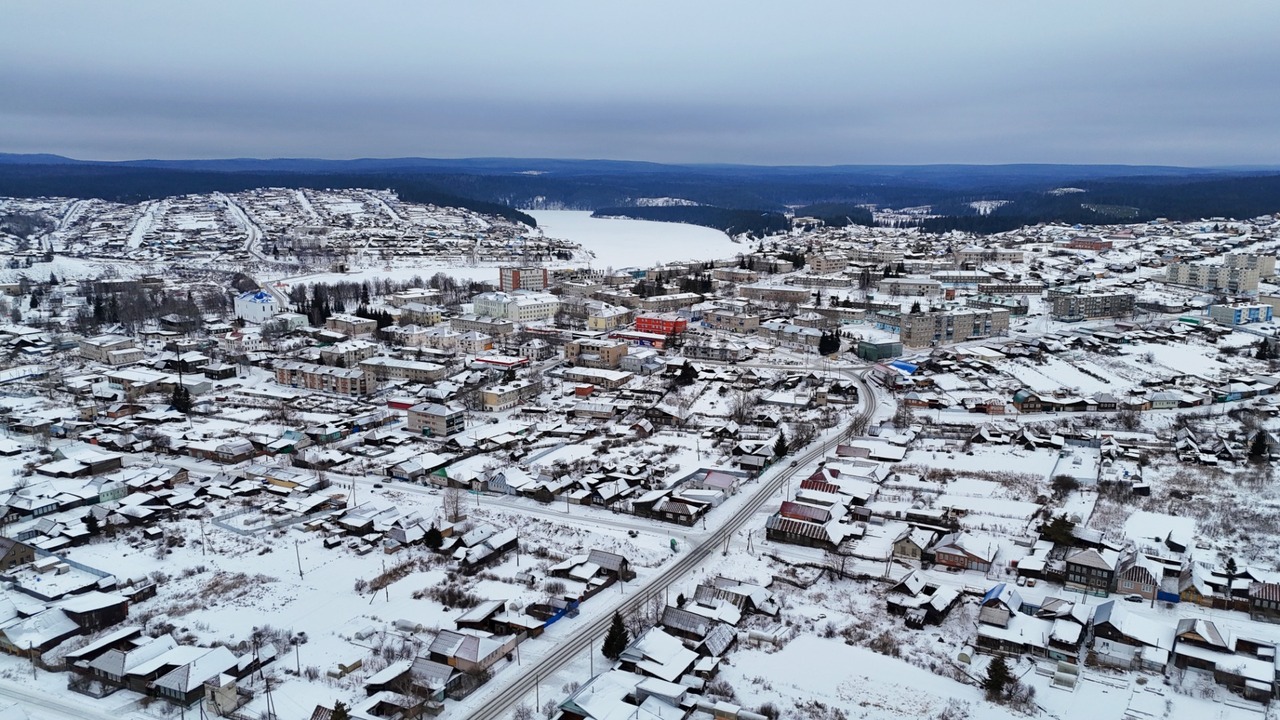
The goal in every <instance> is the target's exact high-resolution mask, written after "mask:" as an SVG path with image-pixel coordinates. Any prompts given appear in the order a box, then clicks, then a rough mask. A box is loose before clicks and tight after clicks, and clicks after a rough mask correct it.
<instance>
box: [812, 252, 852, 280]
mask: <svg viewBox="0 0 1280 720" xmlns="http://www.w3.org/2000/svg"><path fill="white" fill-rule="evenodd" d="M804 264H805V267H807V268H809V271H810V272H813V273H817V274H818V275H826V274H828V273H838V272H840V271H841V270H844V269H845V268H846V267H848V266H849V256H848V255H845V254H844V253H837V252H820V253H809V254H808V255H806V256H805V258H804Z"/></svg>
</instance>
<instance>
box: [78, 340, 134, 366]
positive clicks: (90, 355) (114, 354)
mask: <svg viewBox="0 0 1280 720" xmlns="http://www.w3.org/2000/svg"><path fill="white" fill-rule="evenodd" d="M80 356H81V357H83V358H87V359H89V360H93V361H94V362H100V363H102V364H103V365H110V366H112V367H116V366H118V365H128V364H130V363H136V362H139V361H141V360H142V358H143V352H142V349H141V348H139V347H138V346H137V343H135V342H134V341H133V338H130V337H125V336H124V335H98V336H96V337H91V338H84V339H82V340H80Z"/></svg>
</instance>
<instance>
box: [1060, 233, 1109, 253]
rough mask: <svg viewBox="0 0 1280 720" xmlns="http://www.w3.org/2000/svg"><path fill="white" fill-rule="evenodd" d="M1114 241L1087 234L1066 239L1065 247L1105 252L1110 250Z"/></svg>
mask: <svg viewBox="0 0 1280 720" xmlns="http://www.w3.org/2000/svg"><path fill="white" fill-rule="evenodd" d="M1114 245H1115V243H1114V242H1113V241H1111V240H1108V239H1106V238H1096V237H1088V236H1084V235H1081V236H1078V237H1073V238H1071V239H1070V240H1068V241H1067V247H1068V248H1070V249H1072V250H1092V251H1094V252H1105V251H1107V250H1110V249H1111V248H1112V247H1113V246H1114Z"/></svg>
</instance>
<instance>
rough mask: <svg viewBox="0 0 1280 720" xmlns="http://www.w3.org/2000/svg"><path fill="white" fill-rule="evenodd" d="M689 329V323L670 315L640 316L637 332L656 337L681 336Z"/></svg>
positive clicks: (637, 318) (637, 321)
mask: <svg viewBox="0 0 1280 720" xmlns="http://www.w3.org/2000/svg"><path fill="white" fill-rule="evenodd" d="M688 329H689V321H688V320H686V319H684V318H682V317H680V316H678V315H672V314H670V313H663V314H649V315H639V316H637V317H636V331H637V332H645V333H653V334H655V335H679V334H680V333H682V332H684V331H685V330H688Z"/></svg>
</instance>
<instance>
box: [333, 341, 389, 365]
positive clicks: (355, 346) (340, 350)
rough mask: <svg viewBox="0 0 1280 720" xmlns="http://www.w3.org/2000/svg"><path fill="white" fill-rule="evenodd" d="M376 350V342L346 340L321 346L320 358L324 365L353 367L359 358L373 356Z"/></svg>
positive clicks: (363, 358)
mask: <svg viewBox="0 0 1280 720" xmlns="http://www.w3.org/2000/svg"><path fill="white" fill-rule="evenodd" d="M377 352H378V345H377V343H371V342H369V341H368V340H346V341H344V342H340V343H336V344H334V345H330V346H329V347H327V348H321V350H320V359H321V360H323V361H324V364H325V365H336V366H337V367H348V368H349V367H355V366H356V365H357V364H358V363H359V362H360V361H361V360H365V359H367V358H371V357H373V356H374V355H376V354H377Z"/></svg>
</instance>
